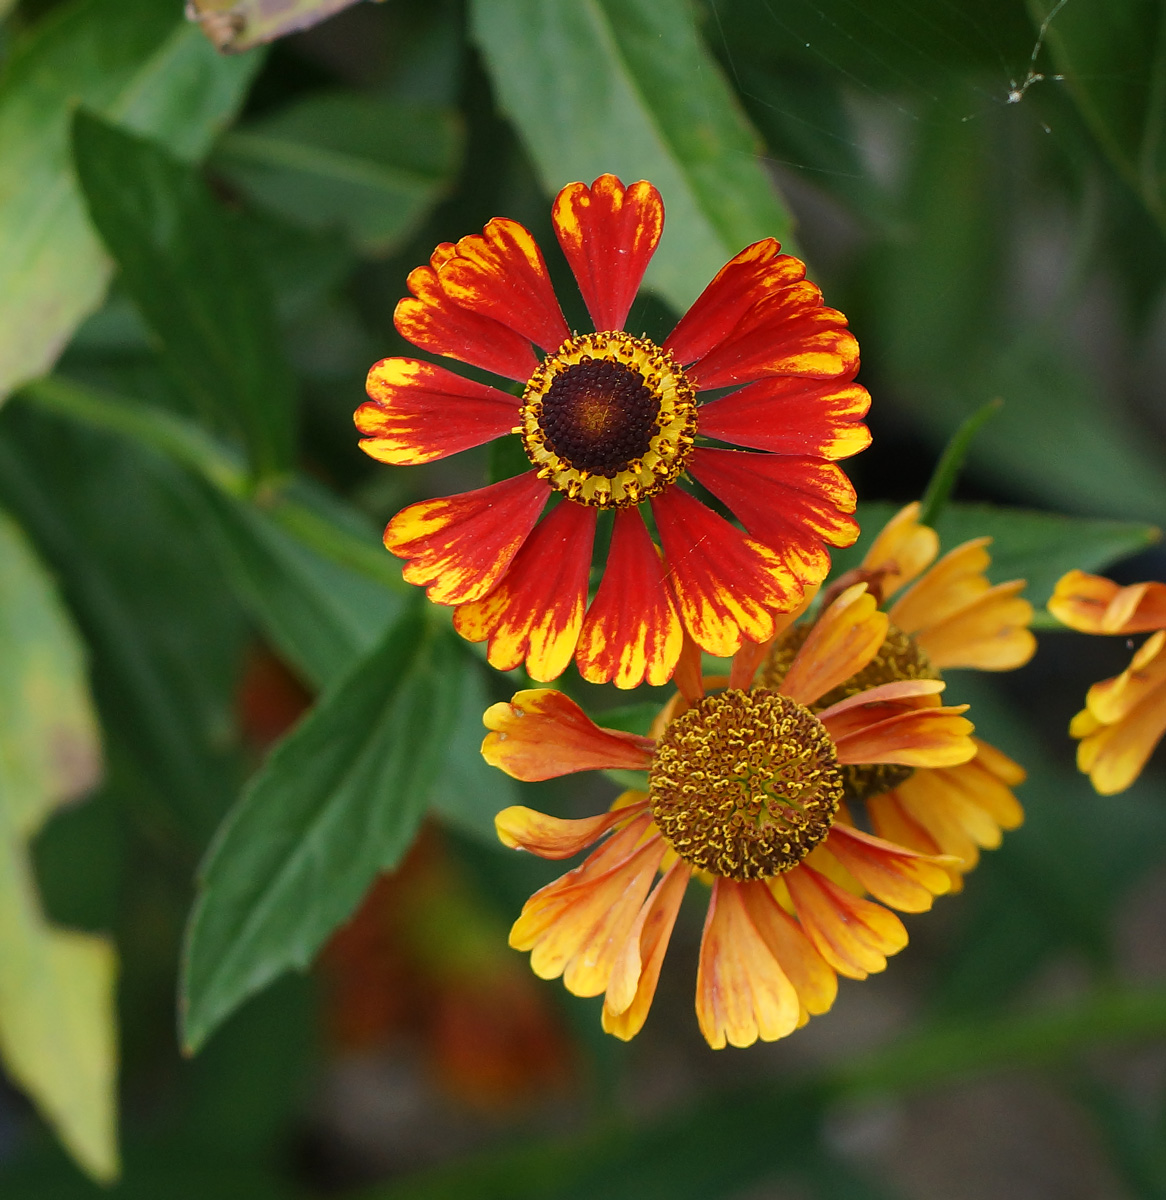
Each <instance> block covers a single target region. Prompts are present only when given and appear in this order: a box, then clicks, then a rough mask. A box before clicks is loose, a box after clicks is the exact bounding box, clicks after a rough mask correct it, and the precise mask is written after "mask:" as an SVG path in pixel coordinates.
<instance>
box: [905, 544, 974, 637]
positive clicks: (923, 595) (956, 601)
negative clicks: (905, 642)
mask: <svg viewBox="0 0 1166 1200" xmlns="http://www.w3.org/2000/svg"><path fill="white" fill-rule="evenodd" d="M920 528H924V526H920ZM991 541H992V539H991V538H990V537H982V538H975V539H974V540H972V541H970V542H964V543H963V544H962V545H960V546H957V547H956V548H955V549H954V550H949V551H948V552H947V553H946V554H945V555H944V556H943V557H942V558H941V559H940V560H939V562H937V563H936V564H935V565H934V566H933V567H931V569H930V570H929V571H927V572H925V573H924V574H923V576H922V577H921V578H919V579H918V580H916V582H915V583H914V584H913V585H912V586H911V587H910V588H908V589H907V591H905V592H904V593H903V594H902V595H901V596H900V597H899V598H898V600H896V601H895V603H894V605H893V606H892V607H891V609H890V610H889V616H890V618H891V622H892V623H893V624H895V625H897V626H898V627H899V628H900V629H901V630H902V631H903V632H904V633H915V632H916V631H917V630H920V629H925V628H927V626H929V625H934V624H935V623H936V622H937V621H942V620H944V619H945V618H946V617H949V616H951V615H952V614H953V613H957V612H959V611H960V609H962V608H965V607H967V605H969V604H971V603H972V602H973V601H974V600H977V599H978V598H979V597H980V596H982V595H983V594H984V592H986V591H987V590H988V589H989V588H990V587H991V586H992V585H991V584H990V583H989V582H988V577H987V575H985V574H984V572H985V571H986V570H987V569H988V567H989V566H990V565H991V563H992V558H991V555H989V553H988V551H987V550H986V549H985V547H987V546H988V545H989V544H990V543H991Z"/></svg>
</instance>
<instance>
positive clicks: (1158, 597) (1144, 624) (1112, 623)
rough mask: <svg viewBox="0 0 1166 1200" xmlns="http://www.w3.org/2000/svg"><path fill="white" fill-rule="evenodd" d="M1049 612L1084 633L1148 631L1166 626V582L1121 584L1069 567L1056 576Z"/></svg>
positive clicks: (1165, 627) (1063, 622)
mask: <svg viewBox="0 0 1166 1200" xmlns="http://www.w3.org/2000/svg"><path fill="white" fill-rule="evenodd" d="M1049 612H1051V613H1052V614H1053V616H1054V617H1056V618H1057V620H1058V621H1060V622H1061V623H1062V624H1064V625H1068V626H1069V628H1070V629H1078V630H1080V631H1081V632H1082V633H1110V634H1125V633H1148V632H1149V631H1150V630H1152V629H1166V583H1133V584H1130V585H1129V587H1119V586H1118V585H1117V584H1116V583H1114V582H1113V581H1112V580H1110V579H1105V578H1103V577H1102V576H1100V575H1087V574H1086V573H1085V572H1084V571H1069V572H1067V573H1066V574H1064V575H1062V576H1061V578H1060V579H1058V580H1057V586H1056V587H1055V588H1054V589H1053V595H1052V599H1050V600H1049Z"/></svg>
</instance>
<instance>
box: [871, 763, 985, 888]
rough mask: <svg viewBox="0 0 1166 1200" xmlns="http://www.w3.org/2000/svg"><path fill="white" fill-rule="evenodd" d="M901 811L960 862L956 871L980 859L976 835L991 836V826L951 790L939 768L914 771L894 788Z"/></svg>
mask: <svg viewBox="0 0 1166 1200" xmlns="http://www.w3.org/2000/svg"><path fill="white" fill-rule="evenodd" d="M895 797H896V799H897V800H898V802H899V804H900V805H901V806H902V808H903V811H904V812H905V813H906V814H907V815H908V816H909V817H911V818H912V819H913V820H914V821H916V822H917V823H918V824H919V825H921V826H923V828H924V829H925V830H927V832H928V834H929V835H930V836H931V837H932V839H933V840H934V841H935V842H936V843H937V844H938V846H939V848H940V850H941V851H942V852H943V853H944V854H950V855H952V856H953V857H955V858H958V859H960V860H961V862H962V866H961V867H960V870H962V871H964V872H965V873H966V872H968V871H970V870H972V868H973V867H975V865H976V864H977V863H978V862H979V861H980V843H979V840H978V838H977V836H976V835H977V834H978V835H979V836H980V837H987V838H989V840H990V839H991V825H990V824H989V823H985V822H984V814H983V813H982V812H981V811H980V810H979V809H978V808H975V807H974V806H971V805H969V804H968V803H967V802H966V799H965V798H964V797H962V796H961V795H960V794H959V793H958V792H956V791H954V790H953V789H952V788H951V787H950V785H949V784H948V782H947V781H946V780H945V779H944V778H943V776H942V774H941V773H940V772H939V771H916V772H915V774H914V775H912V776H911V778H910V779H908V780H906V781H905V782H904V783H901V784H900V785H899V786H898V787H897V788H896V789H895Z"/></svg>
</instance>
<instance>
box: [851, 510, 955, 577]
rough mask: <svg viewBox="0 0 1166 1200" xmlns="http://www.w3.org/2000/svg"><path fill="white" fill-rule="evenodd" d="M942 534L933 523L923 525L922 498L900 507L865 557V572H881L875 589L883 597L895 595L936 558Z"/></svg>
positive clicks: (863, 562) (863, 564) (863, 565)
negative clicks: (936, 530) (920, 516)
mask: <svg viewBox="0 0 1166 1200" xmlns="http://www.w3.org/2000/svg"><path fill="white" fill-rule="evenodd" d="M938 553H939V534H937V533H936V532H935V530H934V529H932V528H931V526H930V525H920V524H919V501H918V500H916V501H914V502H912V503H911V504H908V505H907V506H906V507H905V508H902V509H900V510H899V511H898V512H897V513H896V514H895V515H894V516H893V517H892V518H891V519H890V520H889V521H888V522H887V523H886V525H884V526H883V528H882V530H881V531H880V533H879V535H878V537H876V538H875V540H874V541H873V542H872V543H871V547H870V549H869V550H868V551H867V552H866V556H865V557H864V558H863V560H862V567H863V570H864V571H868V572H878V573H879V575H880V576H881V581H880V584H879V586H878V587H877V588H875V589H874V590H875V591H876V592H877V594H878V595H879V597H880V598H881V599H886V598H887V597H888V596H893V595H894V594H895V593H896V592H897V591H898V590H899V588H901V587H902V586H903V585H904V584H907V583H910V582H911V580H912V579H914V578H915V577H916V576H918V575H919V574H920V572H921V571H923V570H924V569H925V568H926V567H927V566H928V565H929V564H931V563H932V562H934V561H935V556H936V555H937V554H938Z"/></svg>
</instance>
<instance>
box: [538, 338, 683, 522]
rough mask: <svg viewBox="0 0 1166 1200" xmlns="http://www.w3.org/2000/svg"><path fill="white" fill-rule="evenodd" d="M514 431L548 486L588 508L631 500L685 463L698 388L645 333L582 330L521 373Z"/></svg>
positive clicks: (665, 482) (659, 487)
mask: <svg viewBox="0 0 1166 1200" xmlns="http://www.w3.org/2000/svg"><path fill="white" fill-rule="evenodd" d="M519 432H520V433H521V434H522V444H523V447H524V449H525V450H526V453H527V457H528V458H529V459H530V461H531V463H533V464H534V467H535V470H536V471H537V472H538V474H539V478H541V479H545V480H546V481H547V483H549V484H550V485H551V487H553V488H554V489H555V491H557V492H561V493H562V494H563V495H564V496H566V497H567V498H568V499H569V500H574V501H575V502H576V503H577V504H587V505H591V506H592V507H594V508H628V507H631V506H632V505H636V504H640V503H642V502H643V501H644V500H648V499H650V498H651V497H652V496H655V495H658V494H659V493H660V492H662V491H663V490H664V489H665V488H667V487H670V486H671V485H672V484H673V483H675V482H676V480H677V478H678V477H679V475H680V472H681V471H682V470H683V469H684V463H685V460H686V459H687V458H688V455H689V453H690V452H691V450H692V446H693V443H694V441H695V440H696V395H695V393H694V391H693V388H692V385H691V384H690V383H689V382H688V380H687V378H686V377H685V374H684V371H683V370H682V369H681V367H680V365H679V363H677V362H676V360H675V359H674V358H673V357H672V355H671V354H669V353H668V352H667V351H666V350H662V349H661V348H660V347H659V346H657V345H656V344H655V343H654V342H651V341H649V340H648V339H647V338H637V337H632V336H631V334H628V333H623V332H622V331H619V330H616V331H613V332H608V333H585V334H581V335H579V336H577V337H573V338H569V339H568V340H567V341H566V342H564V343H563V344H562V345H561V346H560V347H559V349H558V350H557V351H556V352H555V353H554V354H551V355H548V356H547V357H546V358H545V359H544V360H543V362H542V363H540V364H539V367H538V370H536V371H535V373H534V374H533V375H532V376H531V377H530V379H529V380H528V381H527V385H526V391H525V392H524V393H523V396H522V424H521V425H520V427H519Z"/></svg>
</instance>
